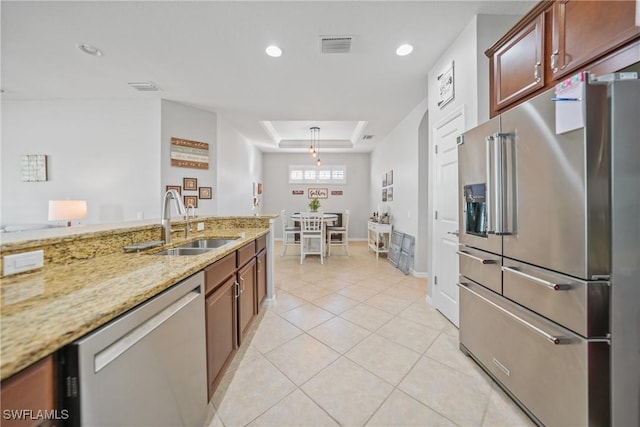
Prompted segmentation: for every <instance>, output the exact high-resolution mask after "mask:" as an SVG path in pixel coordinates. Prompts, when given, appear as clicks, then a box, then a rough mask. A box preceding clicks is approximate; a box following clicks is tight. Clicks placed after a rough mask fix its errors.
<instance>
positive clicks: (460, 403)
mask: <svg viewBox="0 0 640 427" xmlns="http://www.w3.org/2000/svg"><path fill="white" fill-rule="evenodd" d="M350 247H351V256H350V257H347V256H344V255H340V252H341V251H340V249H342V248H339V249H338V250H336V251H335V252H333V254H332V256H331V257H330V258H325V263H324V265H321V264H320V260H319V258H318V257H314V256H309V257H307V258H306V259H305V261H304V264H303V265H300V263H299V262H300V258H299V256H297V255H296V250H297V248H293V249H291V248H289V249H288V254H287V255H286V256H284V257H281V256H280V246H279V243H277V244H276V250H275V254H276V255H275V264H276V268H275V286H276V301H275V303H267V305H266V307H265V309H264V310H263V311H262V313H261V314H260V316H259V317H258V318H256V320H255V321H254V324H253V325H252V327H251V330H250V332H249V337H248V339H247V340H246V341H245V342H244V343H243V346H242V348H241V349H240V350H239V352H238V354H237V355H236V357H235V359H234V361H233V362H232V364H231V366H230V367H229V369H228V371H227V373H226V374H225V376H224V378H223V379H222V381H221V383H220V385H219V387H218V389H217V391H216V393H215V395H214V397H213V399H212V403H211V405H210V407H209V409H210V411H209V417H208V419H207V423H206V424H205V426H210V427H214V426H215V427H217V426H226V427H235V426H244V425H250V426H336V425H343V426H364V425H367V426H463V427H466V426H486V427H488V426H501V427H502V426H504V427H507V426H509V427H516V426H527V427H529V426H533V425H534V424H533V423H532V422H531V421H530V420H529V419H528V418H527V416H526V415H525V414H524V413H523V412H522V411H521V410H520V409H519V408H518V407H517V406H516V405H515V404H514V403H513V402H512V401H511V400H510V399H509V397H507V396H506V395H505V394H504V392H503V391H502V390H501V389H500V388H499V387H498V386H497V385H496V384H495V383H494V382H493V381H492V380H491V379H490V378H489V377H488V376H487V375H486V374H485V373H484V372H483V371H482V370H481V369H480V368H479V367H478V366H477V365H476V364H475V363H474V362H473V361H472V360H471V359H469V358H468V357H466V356H464V355H463V354H462V353H461V352H460V350H459V349H458V330H457V328H456V327H455V326H453V325H452V324H451V323H450V322H449V321H448V320H447V319H445V318H444V317H443V316H442V315H441V314H440V313H439V312H437V311H436V310H434V309H433V308H432V307H431V306H429V305H428V304H427V302H426V288H427V282H426V280H425V279H417V278H414V277H411V276H405V275H404V274H402V272H400V271H399V270H398V269H396V268H394V267H393V266H392V265H391V264H389V262H388V261H387V260H386V258H384V257H381V258H380V259H378V260H376V257H375V255H374V254H373V253H370V252H368V251H367V246H366V242H355V243H352V244H351V245H350Z"/></svg>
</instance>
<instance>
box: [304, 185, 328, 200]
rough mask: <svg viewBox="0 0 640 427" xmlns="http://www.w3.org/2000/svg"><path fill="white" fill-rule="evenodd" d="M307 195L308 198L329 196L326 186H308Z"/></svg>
mask: <svg viewBox="0 0 640 427" xmlns="http://www.w3.org/2000/svg"><path fill="white" fill-rule="evenodd" d="M308 195H309V198H310V199H326V198H328V197H329V189H328V188H309V190H308Z"/></svg>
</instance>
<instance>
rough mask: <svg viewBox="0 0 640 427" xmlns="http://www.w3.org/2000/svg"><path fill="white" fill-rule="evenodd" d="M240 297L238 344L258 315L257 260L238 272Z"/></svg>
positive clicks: (253, 260)
mask: <svg viewBox="0 0 640 427" xmlns="http://www.w3.org/2000/svg"><path fill="white" fill-rule="evenodd" d="M238 283H239V284H240V296H239V297H238V344H242V340H243V339H244V336H245V334H246V332H247V329H248V328H249V325H250V324H251V321H252V320H253V316H254V315H255V314H256V259H255V258H253V259H252V260H251V261H250V262H249V263H248V264H247V265H245V266H244V267H243V268H242V269H240V270H239V271H238Z"/></svg>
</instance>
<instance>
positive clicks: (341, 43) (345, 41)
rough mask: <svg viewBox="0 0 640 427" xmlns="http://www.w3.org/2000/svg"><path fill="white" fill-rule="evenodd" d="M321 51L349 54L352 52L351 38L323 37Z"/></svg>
mask: <svg viewBox="0 0 640 427" xmlns="http://www.w3.org/2000/svg"><path fill="white" fill-rule="evenodd" d="M320 51H321V52H322V53H349V52H350V51H351V37H350V36H321V37H320Z"/></svg>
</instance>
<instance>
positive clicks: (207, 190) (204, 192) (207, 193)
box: [198, 187, 211, 199]
mask: <svg viewBox="0 0 640 427" xmlns="http://www.w3.org/2000/svg"><path fill="white" fill-rule="evenodd" d="M198 190H199V191H198V197H200V198H201V199H210V198H211V187H200V188H199V189H198Z"/></svg>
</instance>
